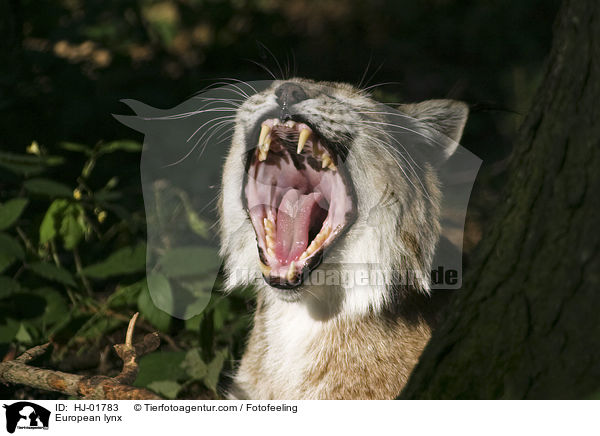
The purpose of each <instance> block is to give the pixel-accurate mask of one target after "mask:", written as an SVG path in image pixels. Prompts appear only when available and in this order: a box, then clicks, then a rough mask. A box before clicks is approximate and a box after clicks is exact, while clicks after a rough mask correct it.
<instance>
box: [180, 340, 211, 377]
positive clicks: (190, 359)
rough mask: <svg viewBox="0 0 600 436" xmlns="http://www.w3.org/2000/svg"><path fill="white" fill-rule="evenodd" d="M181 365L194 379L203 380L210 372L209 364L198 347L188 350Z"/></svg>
mask: <svg viewBox="0 0 600 436" xmlns="http://www.w3.org/2000/svg"><path fill="white" fill-rule="evenodd" d="M181 367H182V368H183V369H184V370H185V372H186V373H187V375H188V376H189V377H190V378H191V379H193V380H202V379H203V378H204V376H206V374H207V373H208V366H207V365H206V363H204V361H203V360H202V357H201V356H200V351H199V350H198V349H196V348H194V349H192V350H190V351H188V352H187V354H186V355H185V359H184V360H183V362H181Z"/></svg>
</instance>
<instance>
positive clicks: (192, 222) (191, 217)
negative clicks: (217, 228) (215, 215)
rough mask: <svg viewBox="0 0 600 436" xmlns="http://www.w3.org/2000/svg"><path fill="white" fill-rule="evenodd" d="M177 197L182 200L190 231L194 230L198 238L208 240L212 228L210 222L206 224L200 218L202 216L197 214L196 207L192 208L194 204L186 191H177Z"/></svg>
mask: <svg viewBox="0 0 600 436" xmlns="http://www.w3.org/2000/svg"><path fill="white" fill-rule="evenodd" d="M177 195H178V196H179V198H180V199H181V202H182V203H183V207H184V209H185V215H186V218H187V222H188V225H189V226H190V229H192V231H193V232H194V233H195V234H197V235H198V236H201V237H202V238H204V239H208V238H209V237H210V234H209V227H210V226H209V224H208V222H206V221H205V220H203V219H202V218H200V216H199V215H198V214H197V213H196V211H195V209H194V207H193V206H192V203H191V202H190V199H189V197H188V195H187V194H186V193H185V192H184V191H180V190H177Z"/></svg>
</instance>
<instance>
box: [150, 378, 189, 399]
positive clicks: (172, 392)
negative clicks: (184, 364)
mask: <svg viewBox="0 0 600 436" xmlns="http://www.w3.org/2000/svg"><path fill="white" fill-rule="evenodd" d="M147 388H148V389H150V390H152V391H154V392H156V393H157V394H158V395H160V396H161V397H164V398H166V399H169V400H174V399H175V398H177V394H178V393H179V391H180V390H181V384H179V383H177V382H174V381H172V380H160V381H155V382H152V383H150V384H149V385H148V386H147Z"/></svg>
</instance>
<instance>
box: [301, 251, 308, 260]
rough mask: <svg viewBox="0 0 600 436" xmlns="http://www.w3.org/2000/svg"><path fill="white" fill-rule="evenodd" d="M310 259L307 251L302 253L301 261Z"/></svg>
mask: <svg viewBox="0 0 600 436" xmlns="http://www.w3.org/2000/svg"><path fill="white" fill-rule="evenodd" d="M307 257H308V253H307V252H306V251H305V252H304V253H302V256H300V260H304V259H306V258H307Z"/></svg>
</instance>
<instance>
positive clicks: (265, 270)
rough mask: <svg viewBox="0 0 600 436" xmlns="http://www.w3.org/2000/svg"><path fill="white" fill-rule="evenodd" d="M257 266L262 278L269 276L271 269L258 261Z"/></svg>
mask: <svg viewBox="0 0 600 436" xmlns="http://www.w3.org/2000/svg"><path fill="white" fill-rule="evenodd" d="M258 266H260V270H261V272H262V273H263V275H264V276H268V275H269V274H271V267H270V266H267V265H265V264H264V263H262V262H261V261H260V260H259V261H258Z"/></svg>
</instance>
